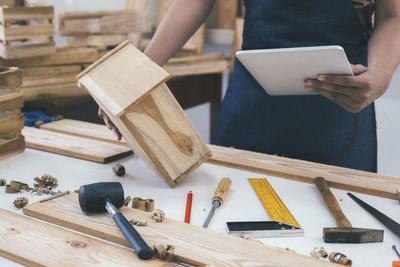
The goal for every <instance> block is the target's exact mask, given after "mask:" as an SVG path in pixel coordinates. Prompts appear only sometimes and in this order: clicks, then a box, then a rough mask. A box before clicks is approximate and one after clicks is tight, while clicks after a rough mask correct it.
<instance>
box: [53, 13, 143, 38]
mask: <svg viewBox="0 0 400 267" xmlns="http://www.w3.org/2000/svg"><path fill="white" fill-rule="evenodd" d="M150 25H151V24H150V16H149V14H148V13H147V12H146V11H133V10H115V11H101V12H66V13H64V14H61V15H60V16H59V33H60V34H61V35H77V34H104V33H130V32H149V31H150V30H151V26H150Z"/></svg>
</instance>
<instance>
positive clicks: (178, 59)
mask: <svg viewBox="0 0 400 267" xmlns="http://www.w3.org/2000/svg"><path fill="white" fill-rule="evenodd" d="M224 58H225V56H224V54H222V53H210V54H201V55H191V56H185V57H172V58H170V59H169V60H168V62H167V64H174V63H189V62H198V61H208V60H219V59H224Z"/></svg>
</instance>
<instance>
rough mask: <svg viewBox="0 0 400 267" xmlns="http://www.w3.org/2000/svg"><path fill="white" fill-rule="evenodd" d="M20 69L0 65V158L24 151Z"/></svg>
mask: <svg viewBox="0 0 400 267" xmlns="http://www.w3.org/2000/svg"><path fill="white" fill-rule="evenodd" d="M21 84H22V70H20V69H18V68H8V67H0V158H4V157H6V156H10V155H13V154H16V153H19V152H22V151H24V149H25V141H24V137H23V136H22V135H21V129H22V128H23V127H24V116H23V115H22V113H21V108H22V106H23V99H22V95H21V92H20V90H19V87H20V86H21Z"/></svg>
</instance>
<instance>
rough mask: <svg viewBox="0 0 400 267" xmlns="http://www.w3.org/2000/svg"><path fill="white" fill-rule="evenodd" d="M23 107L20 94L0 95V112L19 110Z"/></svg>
mask: <svg viewBox="0 0 400 267" xmlns="http://www.w3.org/2000/svg"><path fill="white" fill-rule="evenodd" d="M23 105H24V100H23V97H22V94H21V92H18V93H11V94H7V95H0V112H1V111H4V110H12V109H20V108H22V106H23Z"/></svg>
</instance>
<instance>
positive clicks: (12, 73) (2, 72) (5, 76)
mask: <svg viewBox="0 0 400 267" xmlns="http://www.w3.org/2000/svg"><path fill="white" fill-rule="evenodd" d="M22 76H23V73H22V70H21V69H19V68H16V67H4V65H2V66H0V89H3V88H7V89H10V90H11V91H18V89H17V88H18V87H20V86H21V84H22ZM0 94H1V92H0Z"/></svg>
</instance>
